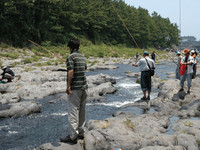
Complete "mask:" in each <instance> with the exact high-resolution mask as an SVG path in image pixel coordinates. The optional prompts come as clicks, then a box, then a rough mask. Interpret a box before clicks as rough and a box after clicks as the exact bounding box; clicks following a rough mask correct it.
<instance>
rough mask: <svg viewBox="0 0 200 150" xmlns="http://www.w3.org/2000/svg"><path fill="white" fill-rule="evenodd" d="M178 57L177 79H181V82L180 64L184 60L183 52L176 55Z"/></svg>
mask: <svg viewBox="0 0 200 150" xmlns="http://www.w3.org/2000/svg"><path fill="white" fill-rule="evenodd" d="M176 55H177V57H178V62H177V67H176V79H179V80H180V74H179V72H180V63H181V59H182V56H181V52H179V51H178V52H177V53H176Z"/></svg>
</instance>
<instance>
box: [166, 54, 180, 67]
mask: <svg viewBox="0 0 200 150" xmlns="http://www.w3.org/2000/svg"><path fill="white" fill-rule="evenodd" d="M167 55H168V56H169V57H170V58H171V60H172V61H173V63H175V61H174V59H173V58H172V57H171V56H170V55H169V54H168V53H167ZM175 64H176V65H178V64H177V63H175Z"/></svg>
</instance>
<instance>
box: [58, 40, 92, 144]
mask: <svg viewBox="0 0 200 150" xmlns="http://www.w3.org/2000/svg"><path fill="white" fill-rule="evenodd" d="M67 46H68V47H69V50H70V54H69V55H68V57H67V88H66V93H67V95H68V97H67V102H68V109H67V110H68V122H69V130H68V131H69V134H68V135H67V136H66V137H65V138H61V139H60V141H61V142H65V143H72V144H76V143H77V140H78V139H83V138H84V126H85V121H86V112H85V106H86V98H87V92H86V89H87V88H88V85H87V81H86V76H85V71H86V69H87V65H86V59H85V58H84V57H83V55H81V54H80V53H79V46H80V41H79V40H78V39H72V40H70V41H69V43H68V45H67Z"/></svg>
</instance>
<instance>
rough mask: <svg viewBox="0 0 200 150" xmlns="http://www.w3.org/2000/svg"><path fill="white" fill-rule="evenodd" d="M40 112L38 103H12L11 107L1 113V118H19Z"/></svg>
mask: <svg viewBox="0 0 200 150" xmlns="http://www.w3.org/2000/svg"><path fill="white" fill-rule="evenodd" d="M35 112H40V107H39V105H38V104H37V103H36V102H33V101H28V102H19V103H10V104H9V107H5V109H3V110H1V111H0V118H7V117H19V116H23V115H28V114H31V113H35Z"/></svg>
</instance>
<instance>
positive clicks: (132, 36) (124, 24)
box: [110, 3, 140, 49]
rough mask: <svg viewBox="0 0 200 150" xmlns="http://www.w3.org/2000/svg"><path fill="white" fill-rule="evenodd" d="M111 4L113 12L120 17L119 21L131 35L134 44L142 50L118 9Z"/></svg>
mask: <svg viewBox="0 0 200 150" xmlns="http://www.w3.org/2000/svg"><path fill="white" fill-rule="evenodd" d="M110 4H111V6H112V8H113V10H114V11H115V13H116V14H117V16H118V17H119V19H120V20H121V22H122V24H123V25H124V27H125V28H126V30H127V32H128V33H129V35H130V36H131V38H132V40H133V42H134V43H135V45H136V46H137V48H138V49H140V47H139V46H138V44H137V42H136V40H135V39H134V37H133V35H132V34H131V32H130V31H129V29H128V27H127V26H126V24H125V22H124V20H123V19H122V17H121V16H120V15H119V13H118V11H117V9H116V8H115V6H114V5H113V4H112V3H110Z"/></svg>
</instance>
